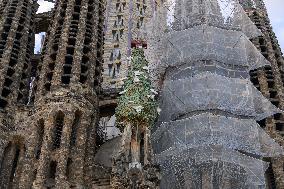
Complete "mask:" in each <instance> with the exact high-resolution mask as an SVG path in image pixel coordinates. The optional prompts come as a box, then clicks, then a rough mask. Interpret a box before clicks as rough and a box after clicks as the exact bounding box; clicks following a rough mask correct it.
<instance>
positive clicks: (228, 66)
mask: <svg viewBox="0 0 284 189" xmlns="http://www.w3.org/2000/svg"><path fill="white" fill-rule="evenodd" d="M153 15H154V16H153V18H152V20H151V22H150V23H148V27H147V32H148V34H147V37H148V52H147V53H146V54H147V57H148V59H149V62H150V64H149V65H150V69H151V71H150V73H151V75H150V77H151V79H152V80H153V82H154V84H156V88H157V89H160V91H161V93H160V108H161V114H160V117H159V120H158V122H157V125H156V126H155V128H154V129H153V135H152V144H153V150H154V154H155V160H156V162H157V163H158V164H159V165H160V166H161V170H162V172H161V173H162V176H163V177H162V181H161V188H162V189H183V188H186V189H187V188H189V189H190V188H192V189H203V188H206V189H221V188H222V189H231V188H238V189H260V188H265V171H266V169H267V167H268V163H266V162H264V161H263V160H262V159H263V157H276V156H280V155H283V149H282V147H281V146H280V145H278V144H277V143H276V142H275V141H274V140H273V139H272V138H270V136H269V135H267V134H266V133H265V131H264V130H263V129H262V128H260V126H259V125H258V124H257V122H256V121H258V120H262V119H264V118H266V117H268V116H272V115H274V114H276V113H282V111H281V110H279V109H278V108H277V107H275V106H274V105H273V104H271V102H270V101H269V100H268V99H266V98H265V97H264V96H263V95H262V94H261V93H260V92H259V91H258V90H257V88H255V87H254V86H253V84H252V83H251V82H250V80H249V71H250V70H254V69H257V68H260V67H263V66H265V65H269V64H270V63H269V62H268V61H267V60H266V59H265V58H264V57H263V56H262V55H261V53H260V52H259V51H258V50H257V48H256V47H255V46H254V45H253V44H252V43H251V42H250V40H249V39H250V38H253V37H257V36H259V35H261V32H260V31H259V30H258V29H257V27H256V26H255V25H254V24H253V22H252V21H251V20H250V19H249V18H248V16H247V15H246V13H245V12H244V10H243V8H242V7H241V5H240V4H239V3H238V1H236V0H202V1H200V0H165V1H163V3H162V4H161V5H160V7H159V8H158V9H157V10H156V12H155V13H154V14H153Z"/></svg>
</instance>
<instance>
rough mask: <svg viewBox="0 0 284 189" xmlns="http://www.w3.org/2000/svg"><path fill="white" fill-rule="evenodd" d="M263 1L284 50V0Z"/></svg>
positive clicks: (42, 5) (43, 5) (43, 4)
mask: <svg viewBox="0 0 284 189" xmlns="http://www.w3.org/2000/svg"><path fill="white" fill-rule="evenodd" d="M264 2H265V5H266V7H267V12H268V15H269V18H270V21H271V25H272V27H273V31H274V32H275V34H276V36H277V39H278V41H279V44H280V47H281V48H282V52H284V11H283V7H284V0H264ZM38 3H39V5H40V7H39V9H38V13H42V12H47V11H50V10H51V8H53V6H54V4H53V3H50V2H47V1H44V0H38ZM42 35H43V34H40V35H36V41H37V45H36V50H35V51H38V50H39V48H40V41H41V40H40V39H41V36H42Z"/></svg>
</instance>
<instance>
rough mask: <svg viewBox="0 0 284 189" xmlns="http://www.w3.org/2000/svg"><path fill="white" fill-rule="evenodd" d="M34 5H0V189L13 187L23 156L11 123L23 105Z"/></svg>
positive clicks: (7, 1) (10, 0) (29, 0)
mask: <svg viewBox="0 0 284 189" xmlns="http://www.w3.org/2000/svg"><path fill="white" fill-rule="evenodd" d="M36 9H37V4H36V3H35V1H33V0H21V1H19V0H3V1H1V2H0V133H1V134H0V160H1V166H0V167H1V172H0V188H3V189H6V188H17V185H18V181H19V180H18V178H19V177H20V176H21V175H20V172H21V169H22V164H21V162H20V160H21V159H22V158H23V157H24V152H25V148H24V145H23V140H22V138H23V136H24V135H25V133H17V132H18V128H19V127H20V126H19V125H16V124H15V120H16V119H17V117H16V116H15V110H16V109H17V105H20V104H21V105H22V104H24V103H26V101H27V98H26V97H27V96H28V87H29V82H28V80H29V77H28V74H29V71H30V66H29V63H30V60H31V55H32V52H33V47H32V41H33V40H32V37H33V27H34V16H35V12H36Z"/></svg>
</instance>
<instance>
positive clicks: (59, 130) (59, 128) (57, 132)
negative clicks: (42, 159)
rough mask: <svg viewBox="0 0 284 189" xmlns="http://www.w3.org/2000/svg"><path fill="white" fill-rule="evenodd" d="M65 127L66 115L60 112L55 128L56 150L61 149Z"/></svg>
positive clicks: (54, 142)
mask: <svg viewBox="0 0 284 189" xmlns="http://www.w3.org/2000/svg"><path fill="white" fill-rule="evenodd" d="M63 125H64V114H63V113H62V112H59V113H58V114H57V116H56V119H55V128H54V136H53V149H54V150H55V149H57V148H59V147H60V143H61V135H62V130H63Z"/></svg>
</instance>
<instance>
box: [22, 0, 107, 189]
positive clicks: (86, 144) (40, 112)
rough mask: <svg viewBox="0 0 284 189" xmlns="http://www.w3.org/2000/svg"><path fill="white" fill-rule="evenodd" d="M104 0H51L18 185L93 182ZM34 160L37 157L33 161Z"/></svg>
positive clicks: (60, 185) (84, 184) (82, 184)
mask: <svg viewBox="0 0 284 189" xmlns="http://www.w3.org/2000/svg"><path fill="white" fill-rule="evenodd" d="M103 11H104V3H103V1H100V0H62V1H56V5H55V9H54V13H53V14H54V15H53V20H52V24H51V26H50V28H49V30H48V32H47V37H46V39H47V40H46V41H45V45H44V47H43V55H42V62H41V63H40V66H39V75H38V77H37V79H36V80H37V86H36V87H35V88H36V89H35V90H36V91H37V92H36V100H35V110H34V112H33V115H32V116H30V118H29V119H28V120H27V121H26V125H29V126H30V138H29V139H28V140H27V141H26V142H27V152H26V158H25V168H24V170H23V174H24V176H23V177H21V186H20V188H23V189H24V188H30V187H33V188H51V187H56V188H62V189H65V188H70V187H75V188H81V187H91V185H92V174H93V172H92V169H93V167H92V165H93V158H94V153H95V147H96V146H95V143H94V142H95V134H96V133H95V123H96V122H97V116H98V110H97V108H98V98H97V94H96V90H97V89H99V85H100V70H101V60H102V59H101V58H102V57H101V56H102V43H101V40H102V38H103V35H102V28H103V26H102V24H103V20H104V18H103ZM35 162H36V163H35Z"/></svg>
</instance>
